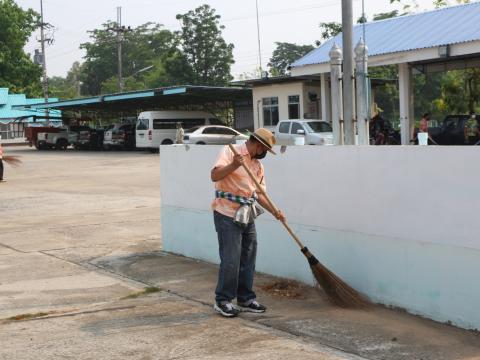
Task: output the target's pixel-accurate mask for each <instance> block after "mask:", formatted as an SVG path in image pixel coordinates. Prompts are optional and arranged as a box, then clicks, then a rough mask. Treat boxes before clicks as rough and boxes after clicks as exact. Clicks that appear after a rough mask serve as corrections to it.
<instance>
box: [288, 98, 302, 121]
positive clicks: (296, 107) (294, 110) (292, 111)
mask: <svg viewBox="0 0 480 360" xmlns="http://www.w3.org/2000/svg"><path fill="white" fill-rule="evenodd" d="M288 118H289V119H300V96H299V95H291V96H289V97H288Z"/></svg>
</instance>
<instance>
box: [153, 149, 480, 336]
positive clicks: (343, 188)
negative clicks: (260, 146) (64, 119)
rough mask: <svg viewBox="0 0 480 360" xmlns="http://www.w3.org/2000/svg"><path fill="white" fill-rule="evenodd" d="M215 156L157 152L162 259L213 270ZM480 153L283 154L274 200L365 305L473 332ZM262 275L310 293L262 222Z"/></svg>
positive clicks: (479, 318) (479, 269)
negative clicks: (182, 258)
mask: <svg viewBox="0 0 480 360" xmlns="http://www.w3.org/2000/svg"><path fill="white" fill-rule="evenodd" d="M218 151H219V147H210V146H191V147H190V149H189V150H188V151H186V149H185V148H184V147H180V146H167V147H165V146H163V147H162V149H161V193H162V225H163V237H162V238H163V244H164V249H165V250H166V251H171V252H175V253H180V254H183V255H186V256H190V257H194V258H198V259H202V260H206V261H211V262H214V263H218V261H219V259H218V253H217V252H218V250H217V240H216V233H215V231H214V227H213V221H212V213H211V210H210V203H211V200H212V198H213V186H212V183H211V182H210V179H209V175H210V168H211V165H212V163H213V162H214V161H215V158H216V155H217V152H218ZM478 151H479V149H478V148H477V147H432V146H425V147H414V146H412V147H400V146H397V147H360V146H357V147H353V146H352V147H349V146H344V147H336V146H330V147H310V146H308V147H307V146H305V147H289V148H288V149H287V151H286V153H285V154H283V155H278V156H276V157H274V156H267V158H266V159H265V161H264V164H265V168H266V180H267V186H268V190H269V193H270V195H271V197H272V198H273V200H274V201H276V202H277V204H278V206H279V207H280V208H282V209H284V211H285V213H286V215H287V218H288V221H289V223H290V224H291V225H292V227H293V229H294V231H296V232H297V233H298V235H299V237H300V238H301V239H302V240H303V241H304V243H305V244H306V245H307V246H308V247H309V248H310V249H311V250H312V252H313V253H314V254H316V256H317V257H318V258H319V260H320V261H321V262H323V263H324V264H325V265H326V266H327V267H329V268H330V269H331V270H333V271H334V272H335V273H337V274H338V275H340V276H341V277H342V278H344V279H345V280H346V281H347V282H348V283H349V284H351V285H352V286H353V287H355V288H356V289H358V290H359V291H361V292H363V293H365V294H367V295H368V296H369V297H370V298H371V299H372V300H374V301H375V302H378V303H383V304H387V305H393V306H399V307H402V308H405V309H407V310H408V311H409V312H411V313H414V314H420V315H423V316H426V317H429V318H432V319H434V320H437V321H442V322H444V321H451V322H452V323H453V324H455V325H458V326H461V327H465V328H477V329H479V328H480V311H479V310H478V304H480V285H479V281H478V274H480V238H479V234H480V221H479V208H480V207H479V205H478V200H477V199H478V195H477V194H478V186H479V183H480V167H479V166H477V162H478V158H479V152H478ZM257 229H258V233H259V252H258V261H257V269H258V270H259V271H261V272H266V273H270V274H275V275H279V276H284V277H288V278H292V279H297V280H300V281H303V282H306V283H309V284H313V278H312V275H311V274H310V271H309V268H308V266H307V264H306V261H305V259H304V257H303V255H301V253H300V252H299V251H298V248H297V247H296V245H295V243H294V242H293V240H291V239H290V238H289V236H288V235H287V234H286V232H285V231H284V229H283V227H282V226H281V225H280V224H279V223H277V222H276V221H275V220H274V219H273V218H272V217H271V216H270V215H267V214H264V215H262V216H261V217H260V218H259V219H258V221H257Z"/></svg>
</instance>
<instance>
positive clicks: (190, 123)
mask: <svg viewBox="0 0 480 360" xmlns="http://www.w3.org/2000/svg"><path fill="white" fill-rule="evenodd" d="M177 123H181V124H182V127H183V128H184V129H190V128H191V127H194V126H200V125H204V124H205V119H154V120H153V128H154V129H155V130H160V129H176V128H177ZM137 130H140V129H139V128H138V126H137Z"/></svg>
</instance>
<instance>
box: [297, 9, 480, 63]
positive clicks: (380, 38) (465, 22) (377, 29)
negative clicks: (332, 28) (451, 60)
mask: <svg viewBox="0 0 480 360" xmlns="http://www.w3.org/2000/svg"><path fill="white" fill-rule="evenodd" d="M353 32H354V46H355V45H356V44H357V43H358V41H359V40H360V37H362V36H363V26H362V25H356V26H355V27H354V29H353ZM475 40H480V2H474V3H470V4H465V5H458V6H451V7H446V8H442V9H437V10H432V11H425V12H422V13H418V14H413V15H405V16H400V17H396V18H392V19H386V20H379V21H374V22H370V23H366V24H365V42H366V44H367V47H368V55H369V56H375V55H383V54H390V53H396V52H402V51H411V50H418V49H425V48H431V47H436V46H441V45H451V44H458V43H464V42H469V41H475ZM334 42H335V43H336V44H337V45H338V46H340V47H342V34H338V35H337V36H335V37H334V38H332V39H330V40H328V41H326V42H325V43H324V44H322V45H321V46H320V47H318V48H317V49H315V50H313V51H311V52H310V53H308V54H307V55H305V56H304V57H302V58H301V59H299V60H297V61H295V62H294V63H293V64H292V67H300V66H305V65H313V64H322V63H327V62H329V61H330V57H329V55H328V53H329V52H330V49H331V48H332V45H333V43H334Z"/></svg>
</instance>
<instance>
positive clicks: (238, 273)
mask: <svg viewBox="0 0 480 360" xmlns="http://www.w3.org/2000/svg"><path fill="white" fill-rule="evenodd" d="M273 145H275V136H274V135H273V134H272V133H271V132H270V131H268V130H267V129H258V130H257V131H255V132H254V133H253V134H251V135H250V138H249V140H248V141H247V142H246V143H244V144H241V145H235V149H236V150H237V152H238V155H234V153H233V152H232V151H231V150H230V148H229V147H228V146H225V147H224V148H223V149H222V151H221V152H220V154H219V156H218V159H217V161H216V163H215V165H214V167H213V169H212V172H211V178H212V181H213V182H215V200H214V201H213V204H212V209H213V216H214V222H215V230H216V231H217V235H218V244H219V252H220V270H219V273H218V283H217V287H216V290H215V305H214V309H215V311H216V312H218V313H220V314H221V315H223V316H225V317H235V316H237V315H238V314H239V313H240V312H241V311H248V312H255V313H262V312H265V310H266V307H265V306H263V305H261V304H260V303H258V301H257V299H256V295H255V292H254V291H253V277H254V273H255V260H256V255H257V232H256V229H255V221H254V220H255V218H256V217H257V216H258V215H259V214H260V213H261V212H263V211H262V209H261V208H260V207H258V205H257V203H258V204H260V205H261V206H262V207H263V208H265V209H266V210H268V211H269V212H270V213H271V214H272V215H273V216H275V217H276V218H277V219H278V220H285V216H284V215H283V213H282V212H281V211H279V210H275V209H273V208H271V206H270V205H269V204H268V202H267V201H266V199H265V197H264V196H263V194H262V193H259V192H258V191H257V189H256V187H255V183H254V182H253V181H252V180H251V179H250V177H249V176H248V173H247V172H246V171H245V169H244V168H243V167H242V165H245V166H246V167H247V168H248V169H249V170H250V171H251V172H252V173H253V174H254V175H255V176H256V178H257V180H258V181H259V182H260V184H261V185H262V187H263V188H264V189H265V178H264V169H263V165H262V164H261V163H260V161H259V160H260V159H263V158H264V157H265V156H266V155H267V151H268V152H270V153H272V154H275V152H274V151H273V150H272V147H273ZM235 298H236V299H237V306H235V305H233V304H232V301H233V300H234V299H235Z"/></svg>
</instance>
